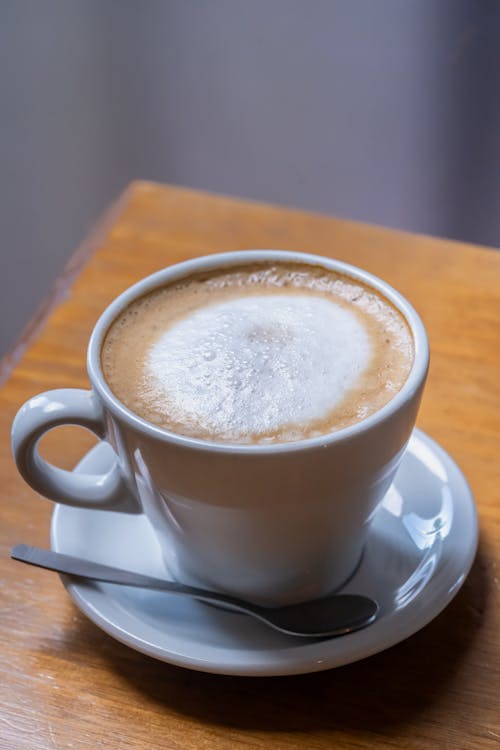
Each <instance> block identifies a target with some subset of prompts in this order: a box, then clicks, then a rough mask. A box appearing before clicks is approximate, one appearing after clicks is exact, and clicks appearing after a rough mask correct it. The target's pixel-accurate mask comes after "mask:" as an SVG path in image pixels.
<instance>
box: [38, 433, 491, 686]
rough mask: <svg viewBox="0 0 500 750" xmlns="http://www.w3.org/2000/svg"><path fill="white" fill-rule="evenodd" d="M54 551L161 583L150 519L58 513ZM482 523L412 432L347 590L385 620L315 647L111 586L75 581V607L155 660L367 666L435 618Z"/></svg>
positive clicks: (214, 665)
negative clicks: (374, 604) (372, 604)
mask: <svg viewBox="0 0 500 750" xmlns="http://www.w3.org/2000/svg"><path fill="white" fill-rule="evenodd" d="M109 451H110V449H109V447H108V446H106V445H105V444H99V445H97V446H96V447H95V448H94V449H93V450H92V451H90V453H88V454H87V456H86V457H85V458H84V459H83V461H82V462H81V463H80V464H79V466H78V468H77V471H81V472H89V473H99V472H102V471H103V470H105V469H106V467H107V466H108V465H109V460H110V455H109ZM51 538H52V548H53V549H55V550H57V551H59V552H66V553H69V554H73V555H78V556H81V557H86V558H88V559H92V560H96V561H99V562H103V563H107V564H110V565H115V566H119V567H123V568H127V569H130V570H136V571H139V572H144V573H150V574H153V575H160V576H161V575H165V568H164V565H163V562H162V558H161V554H160V550H159V547H158V545H157V542H156V540H155V537H154V534H153V531H152V529H151V527H150V525H149V522H148V521H147V520H146V518H145V517H144V516H128V515H125V514H119V513H113V512H108V511H94V510H81V509H75V508H70V507H67V506H62V505H58V506H56V509H55V511H54V515H53V518H52V530H51ZM477 538H478V527H477V517H476V510H475V506H474V500H473V498H472V495H471V492H470V490H469V487H468V485H467V482H466V481H465V479H464V477H463V475H462V473H461V472H460V470H459V469H458V467H457V466H456V464H455V463H454V462H453V461H452V459H451V458H450V457H449V456H448V454H447V453H445V451H444V450H443V449H442V448H440V447H439V446H438V445H437V444H436V443H435V442H434V441H433V440H431V439H430V438H429V437H427V436H426V435H425V434H424V433H422V432H420V431H419V430H416V431H415V432H414V434H413V437H412V439H411V441H410V444H409V448H408V451H407V453H406V455H405V458H404V459H403V462H402V465H401V468H400V470H399V472H398V475H397V478H396V481H395V484H394V485H393V487H392V488H391V490H390V491H389V492H388V494H387V495H386V497H385V499H384V502H383V503H382V505H381V506H380V508H379V509H378V511H377V513H376V514H375V517H374V519H373V522H372V526H371V529H370V533H369V538H368V541H367V544H366V548H365V552H364V555H363V560H362V562H361V565H360V567H359V569H358V570H357V572H356V574H355V575H354V577H353V578H352V579H351V580H350V581H349V585H348V586H346V587H345V589H344V590H345V591H351V592H358V593H362V594H367V595H369V596H372V597H374V598H375V599H376V600H377V601H378V602H379V604H380V614H379V617H378V619H377V620H376V622H375V623H374V624H373V625H370V626H369V627H367V628H365V629H364V630H360V631H358V632H356V633H352V634H350V635H346V636H342V637H340V638H332V639H327V640H315V641H308V640H305V639H300V638H294V637H291V636H285V635H281V634H280V633H277V632H275V631H273V630H271V629H269V628H267V627H266V626H265V625H263V624H261V623H258V622H256V621H254V620H252V619H251V618H249V617H247V616H245V615H241V614H237V613H234V612H229V611H225V610H220V609H215V608H214V607H210V606H207V605H204V604H202V603H201V602H197V601H195V600H192V599H188V598H184V597H176V596H174V595H171V594H165V593H158V592H154V591H144V590H140V589H134V588H129V587H120V586H117V585H113V584H98V583H91V582H80V583H74V582H72V581H71V580H70V579H68V578H65V577H64V576H63V581H64V584H65V586H66V589H67V591H68V593H69V594H70V596H71V597H72V599H73V601H74V602H75V604H76V605H77V606H78V607H79V608H80V609H81V611H82V612H84V614H86V615H87V616H88V617H89V618H90V619H91V620H92V621H93V622H94V623H95V624H96V625H98V626H99V627H100V628H102V629H103V630H104V631H106V632H107V633H109V634H110V635H111V636H113V637H114V638H116V639H118V640H119V641H122V642H123V643H125V644H127V645H128V646H131V647H132V648H134V649H137V650H138V651H141V652H143V653H145V654H148V655H149V656H153V657H155V658H157V659H161V660H163V661H166V662H169V663H171V664H177V665H180V666H183V667H189V668H191V669H197V670H201V671H205V672H214V673H220V674H231V675H285V674H300V673H304V672H315V671H319V670H322V669H330V668H331V667H337V666H340V665H342V664H348V663H349V662H353V661H357V660H359V659H363V658H365V657H366V656H370V655H371V654H375V653H377V652H379V651H382V650H383V649H386V648H388V647H389V646H392V645H394V644H396V643H398V642H399V641H402V640H403V639H405V638H408V636H410V635H412V634H413V633H415V632H416V631H417V630H419V629H420V628H422V627H423V626H424V625H426V624H427V623H428V622H430V621H431V620H432V619H433V618H434V617H436V615H438V614H439V613H440V612H441V611H442V610H443V609H444V608H445V607H446V605H447V604H448V603H449V602H450V601H451V599H452V598H453V597H454V596H455V594H456V593H457V591H458V589H459V588H460V586H461V585H462V583H463V581H464V579H465V577H466V575H467V573H468V572H469V569H470V567H471V565H472V562H473V559H474V555H475V552H476V546H477Z"/></svg>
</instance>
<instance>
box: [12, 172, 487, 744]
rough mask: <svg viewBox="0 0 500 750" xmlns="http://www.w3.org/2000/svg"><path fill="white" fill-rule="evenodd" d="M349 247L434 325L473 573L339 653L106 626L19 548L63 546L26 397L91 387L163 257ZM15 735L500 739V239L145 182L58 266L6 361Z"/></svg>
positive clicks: (440, 432) (439, 430) (20, 739)
mask: <svg viewBox="0 0 500 750" xmlns="http://www.w3.org/2000/svg"><path fill="white" fill-rule="evenodd" d="M249 247H250V248H252V247H255V248H258V247H273V248H289V249H294V250H302V251H308V252H315V253H320V254H323V255H329V256H335V257H337V258H340V259H342V260H347V261H349V262H351V263H354V264H356V265H359V266H362V267H365V268H366V269H367V270H369V271H372V272H374V273H375V274H377V275H379V276H382V277H383V278H385V279H387V280H388V281H389V282H391V283H392V284H393V285H394V286H396V287H397V288H398V289H399V290H400V291H402V292H403V294H405V295H406V296H407V297H408V298H409V299H410V300H411V302H412V303H413V304H414V305H415V307H416V308H417V309H418V310H419V312H420V313H421V315H422V317H423V319H424V322H425V324H426V326H427V328H428V332H429V336H430V343H431V351H432V365H431V371H430V376H429V381H428V386H427V390H426V394H425V396H424V402H423V405H422V409H421V413H420V417H419V426H420V427H421V428H422V429H424V430H425V431H426V432H428V433H429V434H430V435H432V436H433V437H434V438H435V439H436V440H438V441H439V442H440V443H441V444H442V445H443V447H444V448H445V449H446V450H447V451H449V452H450V453H451V454H452V456H453V457H454V458H455V459H456V460H457V462H458V463H459V465H460V466H461V467H462V469H463V471H464V472H465V474H466V476H467V477H468V479H469V482H470V484H471V487H472V490H473V492H474V494H475V497H476V501H477V506H478V510H479V518H480V529H481V533H480V545H479V552H478V555H477V558H476V561H475V563H474V566H473V568H472V571H471V573H470V575H469V577H468V579H467V580H466V582H465V584H464V586H463V588H462V589H461V591H460V592H459V594H458V596H457V597H456V598H455V599H454V601H453V602H452V604H451V605H450V606H449V607H448V608H447V609H446V610H445V611H444V612H443V613H442V614H441V615H440V616H439V617H438V618H437V619H435V620H434V621H433V622H432V623H431V624H430V625H428V626H427V627H426V628H424V629H423V630H421V631H420V632H419V633H417V634H416V635H414V636H413V637H412V638H410V639H408V640H407V641H405V642H403V643H401V644H400V645H398V646H395V647H393V648H391V649H390V650H388V651H386V652H384V653H380V654H378V655H377V656H374V657H371V658H370V659H367V660H365V661H362V662H358V663H356V664H352V665H350V666H347V667H342V668H340V669H336V670H331V671H328V672H321V673H316V674H312V675H306V676H300V677H299V676H297V677H286V678H284V677H283V678H243V677H221V676H213V675H209V674H203V673H198V672H191V671H188V670H185V669H181V668H177V667H173V666H170V665H168V664H164V663H161V662H158V661H155V660H153V659H151V658H149V657H146V656H142V655H141V654H139V653H137V652H135V651H133V650H131V649H129V648H127V647H126V646H124V645H121V644H120V643H118V642H116V641H114V640H113V639H112V638H111V637H109V636H108V635H106V634H104V633H103V632H102V631H101V630H99V629H98V628H97V627H96V626H94V625H93V624H92V623H91V622H89V621H88V620H87V619H86V618H85V617H84V616H83V615H82V614H80V612H79V611H78V610H77V609H76V607H75V606H74V605H73V603H72V602H71V600H70V599H69V597H68V596H67V594H66V593H65V591H64V589H63V587H62V586H61V584H60V582H59V581H58V579H57V578H56V577H55V576H54V575H51V574H48V573H46V572H44V571H40V570H38V569H34V568H25V567H21V566H20V564H19V563H14V562H12V561H10V560H9V550H10V547H11V546H12V545H13V544H14V543H16V542H19V541H24V542H28V543H32V544H37V545H40V546H47V545H48V536H49V524H50V516H51V513H52V510H53V506H52V504H51V503H50V502H48V501H43V500H41V499H40V498H38V497H37V496H36V495H35V493H34V492H32V491H31V490H30V489H29V488H28V487H27V486H26V485H25V484H24V483H23V481H22V480H21V479H20V477H19V476H18V475H17V472H16V470H15V467H14V464H13V461H12V459H11V456H10V450H9V437H8V434H9V429H10V424H11V421H12V418H13V417H14V414H15V412H16V410H17V409H18V407H19V406H20V404H21V403H22V402H23V401H24V400H26V399H27V398H28V397H29V396H31V395H34V394H35V393H37V392H39V391H42V390H45V389H48V388H52V387H58V386H61V387H64V386H75V387H87V386H88V380H87V376H86V372H85V348H86V342H87V339H88V336H89V334H90V331H91V329H92V326H93V324H94V322H95V320H96V319H97V317H98V316H99V314H100V312H101V311H102V310H103V309H104V307H105V306H106V305H107V304H108V302H110V301H111V300H112V299H113V298H114V297H115V296H116V295H117V294H118V293H119V292H121V291H122V290H123V289H125V288H126V287H128V286H129V285H130V284H132V283H133V282H135V281H136V280H138V279H139V278H141V277H142V276H145V275H146V274H149V273H151V272H153V271H155V270H157V269H159V268H161V267H163V266H165V265H168V264H171V263H173V262H176V261H180V260H184V259H186V258H191V257H195V256H198V255H201V254H207V253H212V252H216V251H221V250H233V249H239V248H249ZM2 374H3V378H4V380H5V384H4V386H3V389H2V390H1V392H0V401H1V409H0V419H1V423H2V431H1V436H2V438H1V440H2V450H1V452H0V470H1V483H0V492H1V494H2V504H1V519H2V520H1V525H0V546H1V557H0V565H1V575H0V578H1V581H2V588H1V590H0V597H1V598H0V602H1V621H0V644H1V648H2V658H1V660H0V669H1V678H0V695H1V706H0V711H1V713H0V748H2V750H3V749H5V750H21V748H23V749H24V748H26V749H28V748H29V749H30V750H33V748H37V750H45V749H47V750H48V749H49V748H51V749H53V748H57V749H58V750H59V749H61V750H62V748H75V750H77V749H78V748H92V749H94V748H101V747H103V748H114V750H126V749H127V748H172V750H174V749H177V748H190V749H191V748H192V749H193V750H194V749H195V748H204V749H208V748H218V749H219V748H222V749H228V748H256V747H262V748H264V747H265V748H286V749H287V750H291V749H292V748H308V749H310V750H312V749H315V748H333V747H335V748H387V747H404V748H418V749H424V748H425V749H427V748H429V749H430V748H436V747H439V748H453V750H455V749H456V748H467V749H469V748H471V749H473V748H481V749H482V750H486V748H494V747H495V748H496V747H498V746H499V743H500V724H499V715H500V710H499V709H500V702H499V698H498V696H499V689H500V681H499V675H500V650H499V642H500V610H499V606H498V605H499V591H500V582H499V579H500V569H499V567H498V565H499V557H500V555H499V546H500V489H499V488H500V412H499V377H500V254H498V253H496V252H494V251H491V250H487V249H482V248H478V247H472V246H469V245H461V244H458V243H454V242H445V241H442V240H436V239H433V238H429V237H418V236H414V235H409V234H403V233H400V232H391V231H387V230H384V229H379V228H374V227H369V226H364V225H361V224H355V223H349V222H345V221H339V220H336V219H331V218H326V217H322V216H314V215H311V214H306V213H301V212H296V211H289V210H283V209H279V208H274V207H271V206H268V205H259V204H257V203H250V202H244V201H236V200H231V199H227V198H223V197H217V196H211V195H207V194H204V193H199V192H194V191H189V190H181V189H177V188H172V187H164V186H159V185H154V184H149V183H143V182H140V183H135V184H133V185H132V186H131V187H130V188H129V189H128V190H127V191H126V192H125V194H124V195H123V196H122V197H121V198H120V199H119V200H118V202H117V203H116V205H114V206H113V207H112V208H111V209H110V211H109V212H108V214H107V215H106V216H105V218H104V219H103V220H102V221H101V223H100V225H99V227H98V228H97V229H96V231H94V232H93V234H92V236H91V237H90V238H89V240H88V241H86V242H85V243H84V245H83V246H82V248H81V249H80V250H79V251H78V252H77V253H76V255H75V256H74V258H73V260H72V261H71V263H70V264H69V266H68V268H67V269H66V270H65V271H64V273H63V275H62V276H61V278H60V279H58V281H57V282H56V284H55V286H54V291H53V294H52V296H51V298H50V299H49V300H48V301H47V303H46V305H45V306H44V307H43V309H42V310H41V312H40V314H39V316H38V317H37V318H36V320H35V321H34V322H33V324H32V325H31V326H30V328H29V329H28V331H27V332H26V335H25V336H24V337H23V339H22V340H21V341H20V342H19V344H18V345H17V347H16V348H15V349H14V350H13V352H12V353H11V354H10V356H9V357H7V358H5V359H4V361H3V363H2ZM92 442H93V441H92V438H90V437H87V436H86V434H85V433H84V431H82V430H78V429H77V428H69V427H68V428H63V429H60V430H58V431H54V432H53V433H52V434H51V435H50V436H48V437H47V438H46V439H45V444H44V452H45V455H46V456H48V457H49V458H52V459H53V460H54V461H55V462H57V463H58V464H59V465H63V466H65V467H71V466H73V465H74V464H75V462H76V461H77V460H78V458H79V457H80V456H81V455H82V454H83V453H84V451H85V450H86V449H87V448H88V447H89V446H90V445H91V444H92Z"/></svg>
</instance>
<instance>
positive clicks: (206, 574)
mask: <svg viewBox="0 0 500 750" xmlns="http://www.w3.org/2000/svg"><path fill="white" fill-rule="evenodd" d="M265 260H267V261H269V260H272V261H279V260H284V261H293V262H295V263H307V264H317V265H321V266H324V267H325V268H331V269H333V270H338V271H340V272H342V273H345V274H348V275H350V276H352V277H354V278H356V279H358V280H361V281H362V282H364V283H365V284H367V285H368V286H371V287H373V288H375V289H378V290H379V291H380V292H381V293H382V294H383V295H384V296H385V297H386V298H388V299H389V300H391V301H392V303H393V304H394V305H395V306H396V307H397V308H398V309H399V310H400V311H401V312H402V314H403V315H404V316H405V317H406V319H407V321H408V324H409V326H410V328H411V330H412V334H413V338H414V342H415V361H414V365H413V368H412V370H411V372H410V375H409V377H408V380H407V381H406V383H405V384H404V386H403V387H402V389H401V391H400V392H399V393H398V394H397V395H396V396H395V397H394V398H393V399H392V400H391V401H390V402H389V403H388V404H387V405H386V406H384V407H383V408H382V409H380V410H379V411H378V412H376V413H375V414H373V415H371V416H370V417H368V418H367V419H365V420H363V421H362V422H360V423H358V424H355V425H352V426H350V427H347V428H346V429H343V430H340V431H338V432H335V433H333V434H331V435H328V436H322V437H320V438H313V439H308V440H303V441H299V442H295V443H286V444H273V445H228V444H217V443H212V442H208V441H202V440H197V439H193V438H188V437H182V436H180V435H175V434H173V433H171V432H168V431H166V430H162V429H160V428H158V427H155V426H153V425H152V424H149V423H148V422H146V421H144V420H142V419H140V418H139V417H138V416H136V415H135V414H133V413H132V412H131V411H129V410H128V409H127V408H126V407H125V406H124V405H123V404H121V403H120V402H119V401H118V400H117V399H116V398H115V396H114V395H113V394H112V392H111V391H110V390H109V388H108V387H107V385H106V383H105V381H104V379H103V376H102V373H101V368H100V349H101V342H102V339H103V336H104V335H105V333H106V330H107V328H108V326H109V325H110V323H111V322H112V321H113V320H114V318H115V317H116V316H117V314H118V313H119V312H120V310H122V309H123V307H124V306H126V305H127V304H129V303H130V302H131V300H133V299H135V298H136V297H137V296H140V295H141V294H144V293H145V292H146V291H148V290H150V289H152V288H154V287H156V286H158V285H162V284H164V283H166V282H170V281H173V280H174V279H179V278H182V277H184V276H186V275H190V274H192V273H193V272H198V271H201V270H204V271H206V270H208V269H212V268H218V267H224V266H231V265H236V264H245V263H249V262H252V263H255V262H258V261H265ZM428 356H429V355H428V344H427V337H426V334H425V330H424V328H423V325H422V323H421V321H420V319H419V317H418V315H417V314H416V312H415V311H414V310H413V308H412V307H411V306H410V304H409V303H408V302H407V301H406V300H405V299H404V298H403V297H402V296H401V295H400V294H398V293H397V292H396V291H394V290H393V289H392V288H391V287H389V286H388V285H387V284H385V283H384V282H382V281H380V280H379V279H376V278H375V277H373V276H371V275H370V274H368V273H366V272H365V271H361V270H359V269H355V268H353V267H352V266H348V265H346V264H344V263H340V262H338V261H332V260H329V259H327V258H322V257H320V256H311V255H304V254H301V253H290V252H283V251H270V250H268V251H265V250H262V251H245V252H236V253H225V254H221V255H213V256H209V257H206V258H198V259H195V260H191V261H188V262H186V263H181V264H179V265H177V266H172V267H170V268H167V269H165V270H163V271H160V272H158V273H156V274H154V275H153V276H150V277H149V278H147V279H144V280H143V281H141V282H139V283H138V284H136V285H135V286H133V287H132V288H131V289H129V290H128V291H126V292H125V293H124V294H122V295H121V296H120V297H118V299H116V300H115V301H114V302H113V303H112V304H111V305H110V307H109V308H108V309H107V310H106V311H105V312H104V314H103V315H102V316H101V318H100V319H99V321H98V322H97V324H96V326H95V329H94V331H93V334H92V337H91V340H90V344H89V349H88V358H87V363H88V372H89V377H90V380H91V383H92V388H93V390H92V391H90V392H88V391H80V390H71V389H65V390H56V391H49V392H47V393H44V394H40V395H39V396H36V397H34V398H32V399H31V400H30V401H28V402H27V404H25V405H24V406H23V407H22V409H21V410H20V411H19V413H18V415H17V417H16V419H15V421H14V425H13V432H12V441H13V450H14V454H15V457H16V461H17V465H18V468H19V471H20V472H21V474H22V475H23V477H24V478H25V479H26V481H28V482H29V483H30V484H31V486H32V487H34V488H35V489H36V490H37V491H38V492H40V493H41V494H44V495H46V496H47V497H49V498H51V499H53V500H56V501H58V502H62V503H65V504H68V505H73V506H80V507H89V508H96V509H97V508H99V509H104V510H106V509H107V510H110V509H112V510H120V511H123V512H127V513H139V512H141V511H143V512H144V513H145V514H146V515H147V516H148V518H149V519H150V521H151V523H152V525H153V526H154V528H155V530H156V534H157V538H158V540H159V543H160V545H161V548H162V551H163V555H164V557H165V561H166V564H167V566H168V568H169V569H170V570H171V571H172V574H173V575H174V576H175V577H176V578H179V579H181V580H183V581H184V582H185V583H191V584H194V585H199V586H205V587H207V588H211V589H220V590H222V591H225V592H227V593H230V594H234V595H237V596H241V597H243V598H247V599H249V600H254V601H257V602H260V603H263V604H266V603H267V604H285V603H291V602H295V601H302V600H304V599H308V598H315V597H318V596H322V595H325V594H327V593H329V592H331V591H332V590H334V589H336V588H337V587H338V586H339V585H341V584H342V583H343V582H344V581H345V580H346V579H347V578H348V576H349V575H350V574H351V573H352V571H353V570H354V569H355V567H356V565H357V563H358V561H359V558H360V555H361V551H362V549H363V544H364V542H365V538H366V532H367V529H368V525H369V520H370V518H371V516H372V515H373V513H374V512H375V510H376V508H377V505H378V503H379V502H380V500H381V499H382V497H383V496H384V494H385V492H386V491H387V489H388V487H389V486H390V484H391V481H392V479H393V477H394V474H395V472H396V470H397V468H398V465H399V463H400V461H401V458H402V456H403V453H404V450H405V447H406V444H407V441H408V439H409V438H410V435H411V431H412V429H413V426H414V424H415V419H416V414H417V410H418V406H419V402H420V397H421V394H422V390H423V386H424V382H425V378H426V374H427V367H428ZM66 423H72V424H75V423H76V424H81V425H83V426H85V427H87V428H89V429H91V430H93V431H94V432H95V433H96V434H97V435H98V436H99V437H100V438H104V439H106V440H107V441H109V443H110V444H111V445H112V446H113V448H114V450H115V452H116V455H115V459H114V461H113V462H112V464H111V465H110V466H109V467H108V471H107V472H106V473H105V474H102V475H95V476H82V475H74V474H71V473H70V472H65V471H62V470H61V469H57V468H55V467H53V466H50V465H48V464H47V463H46V462H45V461H44V460H43V459H42V458H41V457H40V455H39V454H38V451H37V447H36V446H37V441H38V439H39V438H40V437H41V435H43V433H44V432H46V431H47V430H48V429H50V428H52V427H54V426H58V425H60V424H66ZM102 523H103V524H104V523H105V519H104V518H103V519H102ZM117 528H119V527H118V526H117ZM128 543H129V544H134V542H133V540H132V539H129V542H128Z"/></svg>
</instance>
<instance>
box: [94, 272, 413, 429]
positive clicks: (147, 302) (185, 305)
mask: <svg viewBox="0 0 500 750" xmlns="http://www.w3.org/2000/svg"><path fill="white" fill-rule="evenodd" d="M413 358H414V346H413V339H412V335H411V333H410V330H409V327H408V324H407V322H406V320H405V318H404V317H403V316H402V314H401V313H400V312H399V311H398V310H397V309H396V308H395V307H394V306H393V305H392V304H391V302H390V301H389V300H388V299H387V298H385V297H384V296H383V295H381V294H380V293H379V292H378V291H376V290H375V289H373V288H371V287H370V286H365V285H364V284H363V283H362V282H360V281H358V280H356V279H354V278H351V277H350V276H349V275H347V274H344V273H338V272H336V271H333V270H328V269H326V268H322V267H320V266H314V265H307V264H302V263H293V262H268V263H265V262H262V263H256V264H255V265H246V266H233V267H228V268H218V269H216V270H214V271H212V272H203V273H197V274H193V275H191V276H188V277H186V278H184V279H182V280H179V281H177V282H172V283H170V284H168V285H165V286H162V287H159V288H157V289H155V290H153V291H151V292H149V293H147V294H145V295H144V296H142V297H139V298H138V299H136V300H135V301H134V302H133V303H132V304H131V305H129V306H128V307H127V308H126V309H125V310H124V311H123V312H122V313H121V314H120V315H119V316H118V317H117V318H116V319H115V321H114V322H113V323H112V325H111V326H110V328H109V329H108V331H107V334H106V336H105V339H104V343H103V346H102V350H101V364H102V369H103V373H104V377H105V379H106V381H107V383H108V385H109V387H110V388H111V390H112V391H113V392H114V394H115V395H116V396H117V397H118V398H119V399H120V400H121V401H122V402H123V403H124V404H125V405H126V406H127V407H128V408H129V409H131V410H132V411H133V412H135V413H136V414H137V415H139V416H140V417H142V418H143V419H145V420H147V421H149V422H151V423H153V424H155V425H158V426H160V427H162V428H164V429H166V430H169V431H172V432H175V433H177V434H181V435H185V436H190V437H195V438H200V439H203V440H210V441H216V442H227V443H264V444H265V443H283V442H292V441H297V440H303V439H306V438H311V437H316V436H320V435H326V434H330V433H332V432H334V431H336V430H339V429H341V428H344V427H347V426H349V425H352V424H354V423H356V422H360V421H362V420H363V419H365V418H366V417H368V416H369V415H370V414H373V413H374V412H375V411H377V410H379V409H380V408H381V407H382V406H384V405H385V404H386V403H387V402H388V401H390V399H391V398H393V396H394V395H395V394H396V393H397V392H398V391H399V390H400V388H401V387H402V385H403V384H404V382H405V381H406V379H407V377H408V375H409V372H410V370H411V368H412V364H413Z"/></svg>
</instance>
